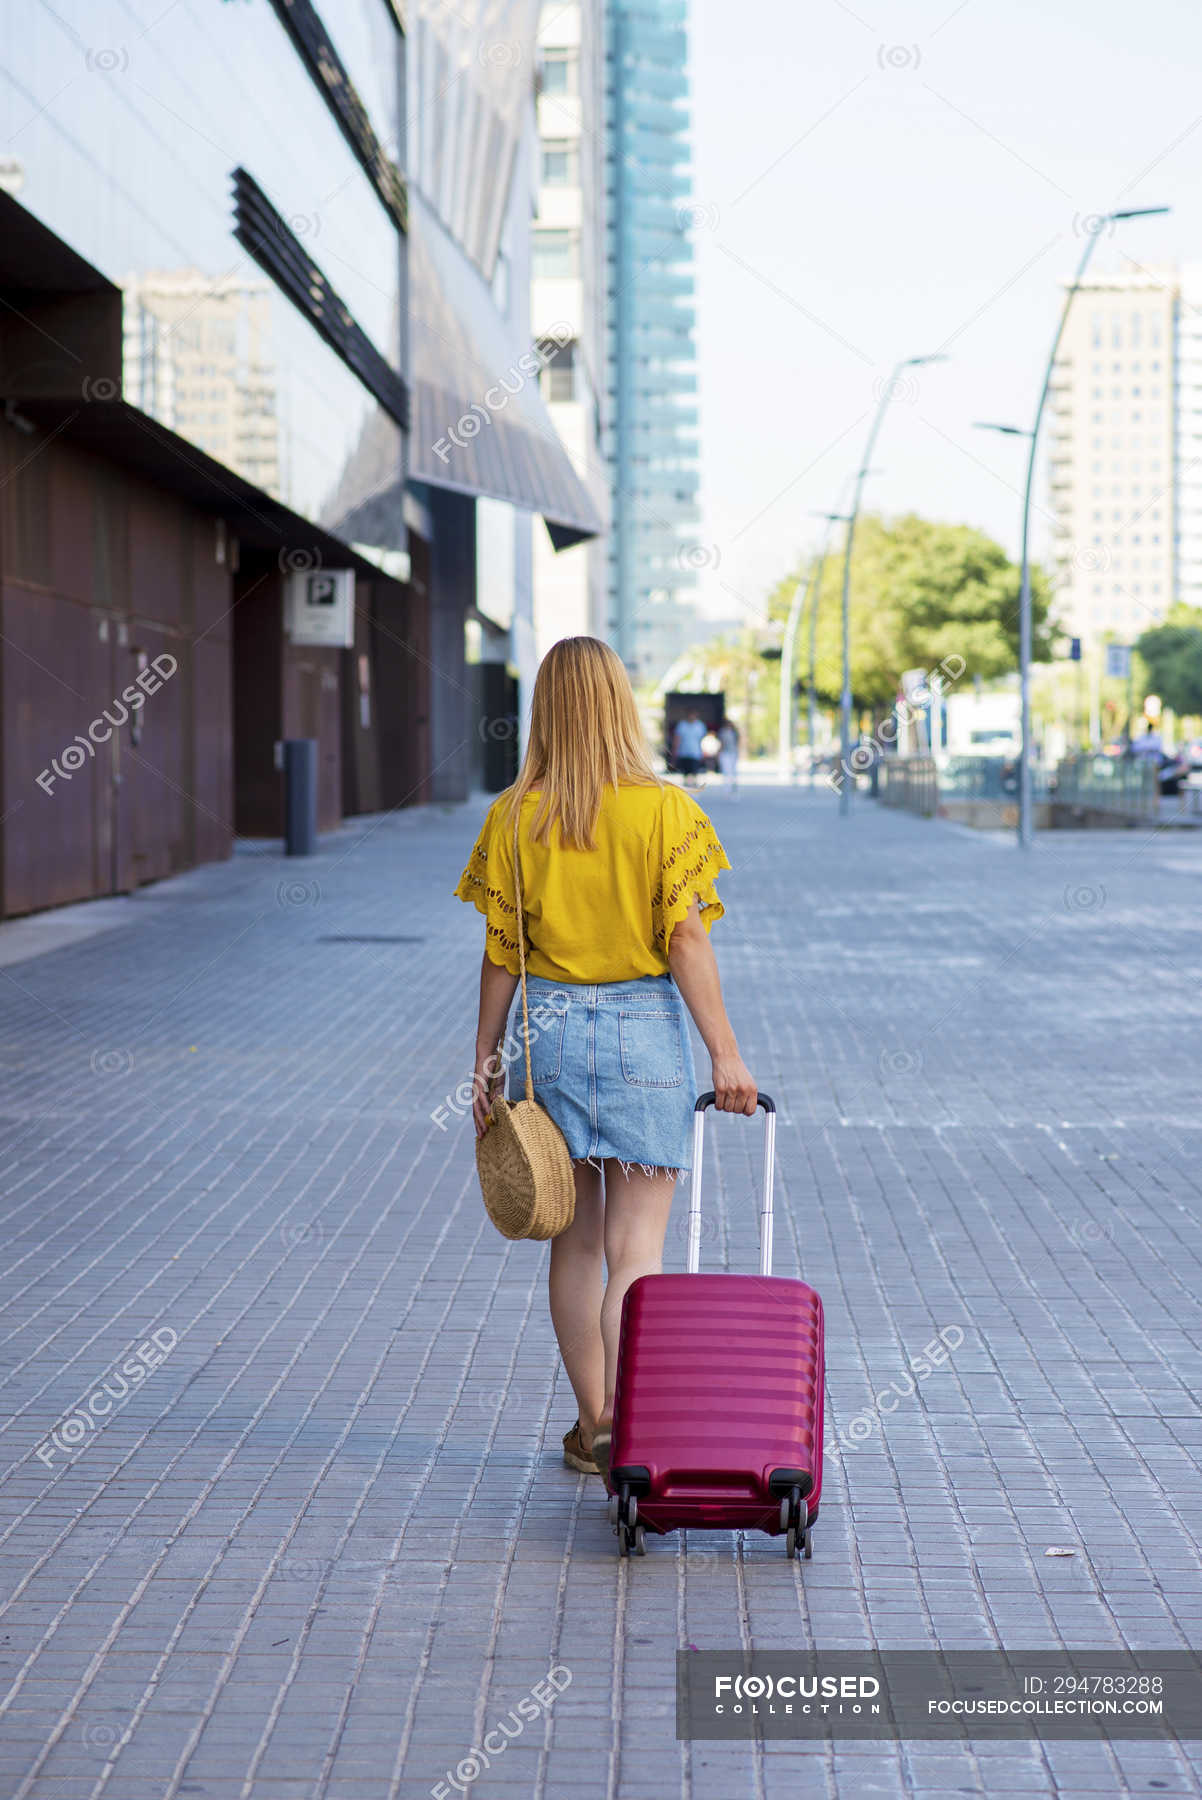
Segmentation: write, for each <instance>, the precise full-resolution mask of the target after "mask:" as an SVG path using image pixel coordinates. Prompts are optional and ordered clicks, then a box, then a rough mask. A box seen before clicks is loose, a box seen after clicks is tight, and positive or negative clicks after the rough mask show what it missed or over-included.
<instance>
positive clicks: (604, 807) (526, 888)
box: [455, 783, 730, 982]
mask: <svg viewBox="0 0 1202 1800" xmlns="http://www.w3.org/2000/svg"><path fill="white" fill-rule="evenodd" d="M537 805H538V795H537V794H536V793H534V794H527V796H526V798H525V800H524V801H523V803H522V820H521V829H520V832H519V844H520V849H521V858H522V906H523V910H524V912H525V915H526V972H527V974H529V975H542V976H545V977H546V978H547V979H548V980H550V981H565V982H601V981H634V980H636V979H637V978H638V977H639V976H640V975H666V974H667V973H668V944H669V941H670V939H671V936H672V928H673V926H674V925H676V924H677V922H678V921H679V920H680V919H683V918H684V916H685V914H686V912H687V911H688V910H689V905H690V903H691V901H692V898H693V895H694V894H696V895H697V898H698V901H699V904H700V908H701V917H702V920H703V921H704V924H705V928H706V930H707V931H708V930H709V928H710V926H711V925H712V924H713V922H714V920H715V919H720V918H721V917H722V915H723V913H724V912H725V910H726V909H725V907H724V906H723V904H722V902H721V900H719V898H718V896H717V893H716V892H715V890H714V877H715V876H716V875H717V874H718V872H719V871H720V870H721V869H729V867H730V863H729V862H728V861H727V858H726V852H725V850H724V849H723V848H722V845H721V844H720V843H719V841H718V834H717V833H716V831H715V830H714V828H713V826H712V825H711V823H710V821H709V819H708V818H707V817H706V815H705V813H703V812H702V810H701V808H700V807H699V806H698V804H697V802H696V801H695V800H694V799H693V797H692V795H691V794H686V793H685V791H684V789H683V788H679V787H675V786H673V785H672V784H671V783H665V784H664V785H663V786H662V787H659V786H656V787H640V786H637V785H635V784H633V783H631V784H624V785H623V786H621V787H619V788H616V789H615V788H612V787H609V788H606V790H605V794H604V798H603V799H602V802H601V811H600V813H599V815H598V818H597V825H596V830H595V832H594V834H593V835H594V838H595V840H596V846H597V847H596V849H595V850H576V849H564V848H563V847H562V845H561V844H560V842H559V830H558V827H557V826H556V827H553V828H552V832H551V842H550V844H538V843H534V842H532V840H531V838H530V825H531V821H532V819H533V817H534V811H535V808H536V806H537ZM506 806H507V799H506V796H505V795H504V794H499V795H498V796H497V798H496V799H495V800H494V801H493V803H492V806H491V807H490V808H489V811H488V816H487V818H486V819H485V821H484V824H483V826H482V828H481V831H480V836H479V837H478V838H477V840H476V844H475V847H474V849H473V850H472V854H471V857H470V858H469V860H468V865H467V868H466V869H465V870H464V871H463V874H462V875H461V876H460V879H459V885H458V887H457V888H456V889H455V892H456V894H457V895H458V897H459V899H460V900H466V901H467V902H469V904H474V905H475V906H476V907H477V908H478V909H479V911H480V912H482V913H483V914H484V917H485V918H486V919H487V921H488V930H487V934H486V939H485V943H486V948H487V952H488V957H489V960H490V961H491V962H495V963H499V964H500V965H501V966H502V967H503V968H506V969H508V970H509V972H510V974H511V975H516V974H518V972H519V965H518V944H517V908H516V905H515V904H514V887H513V827H512V825H510V824H508V823H507V822H506V819H505V810H506Z"/></svg>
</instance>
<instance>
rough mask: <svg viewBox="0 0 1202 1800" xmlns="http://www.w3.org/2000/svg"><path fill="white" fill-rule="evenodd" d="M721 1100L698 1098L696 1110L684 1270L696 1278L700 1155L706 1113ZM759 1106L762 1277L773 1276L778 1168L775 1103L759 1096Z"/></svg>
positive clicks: (706, 1096)
mask: <svg viewBox="0 0 1202 1800" xmlns="http://www.w3.org/2000/svg"><path fill="white" fill-rule="evenodd" d="M717 1098H718V1096H717V1095H716V1094H715V1092H714V1090H713V1088H711V1089H710V1090H709V1092H708V1093H707V1094H701V1095H700V1096H699V1097H698V1100H697V1105H696V1106H695V1108H694V1109H693V1180H692V1187H691V1189H690V1192H689V1240H688V1259H687V1261H686V1263H685V1268H686V1270H687V1271H688V1273H689V1274H690V1275H696V1273H697V1271H698V1269H699V1268H700V1266H701V1153H702V1151H703V1149H704V1147H705V1113H706V1108H707V1107H710V1106H713V1105H714V1103H715V1101H716V1100H717ZM756 1105H757V1106H762V1107H763V1109H764V1187H763V1196H762V1198H761V1200H760V1274H761V1275H771V1273H772V1178H773V1172H774V1169H775V1165H776V1102H775V1100H773V1099H772V1097H771V1096H770V1095H768V1094H763V1093H761V1094H757V1095H756Z"/></svg>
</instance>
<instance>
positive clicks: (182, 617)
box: [129, 489, 191, 626]
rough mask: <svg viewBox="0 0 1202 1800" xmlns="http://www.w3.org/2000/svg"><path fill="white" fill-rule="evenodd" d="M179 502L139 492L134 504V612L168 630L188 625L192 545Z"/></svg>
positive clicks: (131, 580)
mask: <svg viewBox="0 0 1202 1800" xmlns="http://www.w3.org/2000/svg"><path fill="white" fill-rule="evenodd" d="M185 520H186V514H185V511H184V508H183V507H182V506H181V505H180V504H179V503H178V502H177V501H166V500H162V499H159V498H158V497H157V496H152V495H151V494H150V493H149V492H146V491H144V492H142V493H139V492H138V491H137V490H136V489H135V490H134V491H133V493H132V494H131V496H130V502H129V608H130V611H131V612H134V613H137V614H139V615H140V616H141V617H142V618H146V619H157V620H160V621H161V622H162V623H163V624H164V625H176V626H187V625H188V623H189V619H188V613H189V612H190V610H191V609H190V607H188V606H187V604H186V603H187V600H188V598H189V595H190V586H191V568H190V563H191V545H190V543H189V542H188V540H187V533H186V529H185Z"/></svg>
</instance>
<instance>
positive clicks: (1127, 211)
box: [1110, 206, 1173, 219]
mask: <svg viewBox="0 0 1202 1800" xmlns="http://www.w3.org/2000/svg"><path fill="white" fill-rule="evenodd" d="M1172 210H1173V209H1172V207H1171V206H1124V207H1123V208H1122V210H1121V211H1119V212H1112V213H1111V214H1110V217H1111V218H1112V219H1148V218H1151V217H1152V215H1153V214H1154V213H1167V212H1172Z"/></svg>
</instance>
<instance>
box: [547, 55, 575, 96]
mask: <svg viewBox="0 0 1202 1800" xmlns="http://www.w3.org/2000/svg"><path fill="white" fill-rule="evenodd" d="M579 75H580V59H579V57H578V56H577V53H576V51H575V50H544V51H543V84H542V85H543V93H544V94H578V93H579V92H580V80H579Z"/></svg>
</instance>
